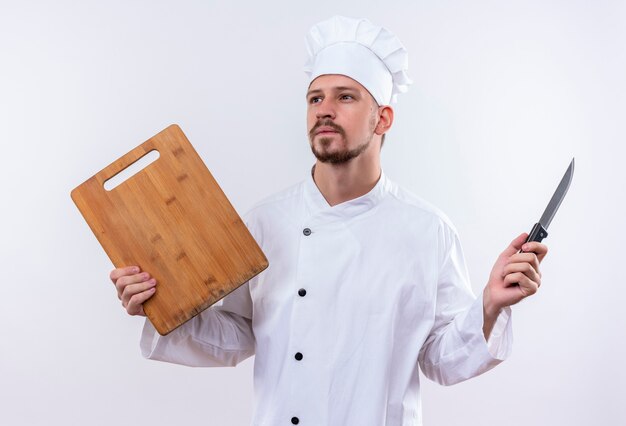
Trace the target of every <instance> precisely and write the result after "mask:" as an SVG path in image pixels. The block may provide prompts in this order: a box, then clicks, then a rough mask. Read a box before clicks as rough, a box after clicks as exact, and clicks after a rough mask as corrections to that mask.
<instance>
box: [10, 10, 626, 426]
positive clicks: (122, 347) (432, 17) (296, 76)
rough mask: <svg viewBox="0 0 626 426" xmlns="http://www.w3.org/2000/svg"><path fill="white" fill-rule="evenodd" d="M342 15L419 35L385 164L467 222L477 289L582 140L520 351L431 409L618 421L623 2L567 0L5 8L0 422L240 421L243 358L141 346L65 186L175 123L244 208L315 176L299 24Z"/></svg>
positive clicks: (432, 395)
mask: <svg viewBox="0 0 626 426" xmlns="http://www.w3.org/2000/svg"><path fill="white" fill-rule="evenodd" d="M335 13H340V14H346V15H349V16H364V17H368V18H369V19H370V20H372V21H373V22H376V23H380V24H382V25H384V26H386V27H388V28H390V29H391V30H392V31H394V32H395V33H396V34H397V35H398V36H399V37H400V38H401V39H402V40H403V41H404V43H405V45H406V47H407V48H408V50H409V53H410V63H411V76H412V77H413V79H414V81H415V84H414V85H413V87H412V88H411V90H410V92H409V93H408V94H406V95H404V96H401V97H400V99H399V103H398V104H397V105H396V114H397V115H396V123H395V126H394V129H393V130H392V132H391V134H390V135H389V136H388V139H387V143H386V144H385V147H384V149H383V161H384V168H385V171H386V173H387V175H388V176H389V177H391V178H392V179H394V180H395V181H397V182H398V183H400V184H402V185H404V186H405V187H407V188H409V189H410V190H412V191H413V192H415V193H417V194H419V195H420V196H422V197H423V198H425V199H427V200H429V201H431V202H432V203H434V204H435V205H438V206H439V207H440V208H441V209H442V210H444V211H445V212H446V213H447V214H448V215H449V216H450V217H451V219H452V220H453V222H454V223H455V224H456V225H457V227H458V229H459V232H460V234H461V238H462V240H463V242H464V247H465V251H466V254H467V258H468V262H469V269H470V272H471V276H472V279H473V285H474V289H475V290H476V292H478V291H480V290H481V288H482V286H483V284H484V283H485V281H486V277H487V275H488V273H489V270H490V268H491V264H492V262H493V261H494V260H495V258H496V256H497V255H498V254H499V252H500V251H501V249H503V248H504V247H505V246H506V244H508V242H509V241H510V240H511V239H512V238H513V237H514V236H516V235H517V234H518V233H520V232H523V231H528V230H529V229H530V227H531V226H532V224H533V223H534V222H535V221H537V219H538V218H539V216H540V215H541V213H542V211H543V208H544V207H545V204H546V203H547V202H548V200H549V197H550V196H551V194H552V191H553V190H554V188H555V187H556V185H557V183H558V181H559V179H560V178H561V175H562V174H563V172H564V170H565V168H566V166H567V164H568V163H569V161H570V159H571V157H573V156H576V161H577V168H576V173H575V177H574V182H573V184H572V187H571V190H570V193H569V194H568V196H567V198H566V199H565V201H564V203H563V205H562V207H561V210H560V211H559V213H558V214H557V216H556V218H555V219H554V222H553V224H552V226H551V227H550V236H549V238H548V239H547V240H546V243H547V244H548V245H549V247H550V249H551V252H550V254H549V256H548V258H546V260H545V262H544V265H543V273H544V279H543V282H544V285H543V286H542V288H541V291H540V293H539V294H538V295H536V296H535V297H533V298H532V300H527V301H525V302H523V303H522V304H521V305H520V306H518V307H516V308H515V309H514V321H515V339H516V344H515V351H514V354H513V355H512V357H511V358H510V359H509V360H507V361H506V362H505V363H504V364H502V365H501V366H500V367H498V368H497V369H496V370H494V371H492V372H490V373H488V374H487V375H484V376H482V377H479V378H477V379H474V380H472V381H469V382H466V383H463V384H460V385H457V386H455V387H450V388H443V387H439V386H437V385H434V384H432V383H430V382H427V381H426V382H425V383H424V390H423V399H424V416H425V421H426V425H439V426H452V425H461V424H463V425H493V424H507V425H510V426H516V425H531V424H532V425H565V424H567V425H588V424H601V425H618V424H626V408H624V404H623V387H624V385H625V384H626V377H625V376H626V373H625V369H624V363H623V360H624V358H626V349H625V344H624V339H623V336H624V330H625V328H626V327H625V326H626V323H625V321H624V314H623V313H622V309H623V300H624V296H625V291H624V287H625V286H624V271H623V268H622V266H623V263H624V261H623V256H624V255H623V252H624V241H625V239H626V238H625V237H626V235H625V232H624V225H626V223H625V220H624V210H625V206H626V203H625V196H624V185H625V184H626V179H625V178H626V172H625V171H624V167H623V165H622V161H623V160H624V153H626V150H625V149H624V147H623V145H624V143H625V142H626V140H625V137H624V136H625V135H626V131H625V128H624V127H625V124H624V123H626V120H625V113H626V104H625V103H626V102H625V99H626V97H625V96H626V80H625V78H624V76H625V75H626V50H625V49H624V40H626V29H625V26H624V22H625V18H626V6H625V2H623V1H594V2H591V1H565V0H563V1H537V0H532V1H509V2H498V1H482V0H481V1H473V2H463V1H437V2H435V1H415V2H409V1H388V2H382V1H380V2H376V3H375V4H371V5H370V4H365V3H364V2H363V1H358V0H354V1H345V2H341V3H339V2H336V1H328V0H321V1H317V2H306V3H304V2H293V1H286V0H285V1H266V2H248V3H244V2H241V1H239V2H236V1H231V2H212V1H195V2H191V1H186V2H183V1H179V2H174V1H127V2H123V1H108V2H87V1H74V2H71V1H57V2H43V1H41V2H35V1H20V2H18V1H1V2H0V143H1V148H2V149H1V152H2V158H3V161H2V167H1V168H0V178H1V179H0V182H1V189H2V203H1V209H0V215H1V216H0V218H1V219H2V220H1V221H0V250H1V256H0V259H1V262H2V266H1V269H0V271H1V275H2V278H3V280H2V284H1V289H2V290H1V291H2V295H1V297H0V324H2V328H1V330H2V331H1V332H0V336H1V338H0V424H3V425H111V424H116V425H131V424H152V425H155V426H156V425H172V424H210V425H245V424H247V423H248V422H249V419H250V412H251V401H252V386H251V385H252V381H251V372H252V360H249V361H246V362H244V363H243V364H242V365H240V366H239V367H237V368H234V369H203V370H201V369H190V368H184V367H179V366H174V365H167V364H162V363H156V362H151V361H145V360H143V359H142V358H141V356H140V354H139V350H138V337H139V333H140V328H141V320H140V319H139V318H134V317H128V316H126V315H125V313H124V312H123V310H122V308H121V307H120V304H119V301H118V300H117V298H116V296H115V293H114V289H113V287H112V285H111V284H110V282H109V281H108V278H107V276H108V273H109V271H110V269H111V267H112V266H111V264H110V262H109V260H108V258H107V257H106V255H105V254H104V251H103V250H102V249H101V248H100V246H99V245H98V243H97V241H96V239H95V238H94V236H93V235H92V234H91V231H90V230H89V228H88V227H87V225H86V223H85V222H84V221H83V219H82V217H81V215H80V214H79V212H78V210H77V209H76V208H75V206H74V205H73V203H72V202H71V200H70V196H69V193H70V190H71V189H72V188H74V187H75V186H77V185H78V184H80V183H81V182H83V181H84V180H85V179H87V178H88V177H90V176H91V175H92V174H94V173H95V172H96V171H98V170H100V169H101V168H103V167H104V166H106V165H107V164H109V163H110V162H111V161H112V160H114V159H116V158H117V157H119V156H121V155H122V154H124V153H126V152H127V151H128V150H130V149H131V148H132V147H134V146H136V145H137V144H139V143H141V142H143V141H144V140H146V139H147V138H149V137H150V136H152V135H154V134H155V133H157V132H158V131H160V130H161V129H163V128H164V127H166V126H167V125H169V124H171V123H179V124H180V126H181V127H182V128H183V130H184V131H185V132H186V134H187V136H188V138H189V139H190V140H191V142H192V143H193V144H194V145H195V146H196V148H197V150H198V151H199V153H200V154H201V155H202V157H203V158H204V160H205V162H206V164H207V166H208V167H209V168H210V169H211V171H212V172H213V174H214V176H215V177H216V178H217V180H218V181H219V182H220V184H221V185H222V187H223V189H224V190H225V192H226V193H227V194H228V195H229V197H230V198H231V201H232V202H233V204H234V205H235V207H236V208H237V209H238V210H239V211H240V212H242V213H243V212H244V211H246V210H247V209H248V208H249V207H250V206H251V205H252V204H253V203H254V202H255V201H256V200H258V199H260V198H262V197H264V196H266V195H268V194H270V193H273V192H275V191H277V190H279V189H281V188H284V187H286V186H288V185H291V184H292V183H295V182H296V181H298V180H300V179H302V178H304V177H305V176H306V174H307V173H308V172H309V169H310V166H311V164H312V162H313V158H312V155H311V154H310V153H309V149H308V146H307V139H306V136H305V132H306V131H305V121H304V113H305V104H304V91H305V84H306V82H305V77H304V74H303V73H302V65H303V63H304V59H305V49H304V43H303V39H304V35H305V32H306V31H307V30H308V28H309V27H310V26H311V25H313V24H314V23H316V22H317V21H319V20H322V19H325V18H327V17H329V16H331V15H332V14H335ZM205 419H206V420H205ZM502 419H504V421H501V420H502Z"/></svg>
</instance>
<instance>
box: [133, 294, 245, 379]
mask: <svg viewBox="0 0 626 426" xmlns="http://www.w3.org/2000/svg"><path fill="white" fill-rule="evenodd" d="M140 347H141V353H142V355H143V356H144V357H146V358H149V359H154V360H159V361H166V362H172V363H175V364H183V365H189V366H193V367H223V366H234V365H236V364H238V363H239V362H241V361H243V360H244V359H246V358H248V357H250V356H252V355H254V348H255V340H254V334H253V332H252V300H251V297H250V290H249V286H248V283H246V284H244V285H242V286H241V287H239V288H238V289H236V290H235V291H233V292H232V293H230V294H229V295H228V296H226V297H225V298H224V299H223V303H222V304H221V305H219V306H217V305H214V306H212V307H210V308H208V309H206V310H204V311H203V312H202V313H200V314H198V315H196V316H195V317H194V318H192V319H191V320H189V321H187V322H186V323H184V324H183V325H181V326H180V327H178V328H177V329H175V330H173V331H172V332H171V333H169V334H168V335H167V336H161V335H159V333H158V332H157V331H156V330H155V328H154V327H153V326H152V324H151V323H150V321H149V320H148V319H147V318H146V322H145V324H144V328H143V332H142V335H141V341H140Z"/></svg>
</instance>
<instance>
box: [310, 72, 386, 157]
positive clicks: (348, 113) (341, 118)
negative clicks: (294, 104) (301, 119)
mask: <svg viewBox="0 0 626 426" xmlns="http://www.w3.org/2000/svg"><path fill="white" fill-rule="evenodd" d="M306 100H307V129H308V131H309V141H310V144H311V150H312V151H313V154H314V155H315V157H316V158H317V159H318V160H319V161H320V162H322V163H331V164H343V163H346V162H348V161H350V160H352V159H353V158H356V157H358V156H359V155H361V154H362V153H363V152H364V151H365V150H367V148H368V147H369V146H370V142H371V141H372V139H373V137H374V134H375V132H374V129H375V128H376V125H377V122H378V109H379V108H378V105H377V104H376V101H375V100H374V98H373V97H372V95H370V93H369V92H368V91H367V89H365V88H364V87H363V86H361V84H359V83H358V82H356V81H355V80H353V79H351V78H349V77H346V76H343V75H337V74H328V75H322V76H319V77H318V78H316V79H315V80H313V82H312V83H311V85H310V87H309V90H308V92H307V96H306Z"/></svg>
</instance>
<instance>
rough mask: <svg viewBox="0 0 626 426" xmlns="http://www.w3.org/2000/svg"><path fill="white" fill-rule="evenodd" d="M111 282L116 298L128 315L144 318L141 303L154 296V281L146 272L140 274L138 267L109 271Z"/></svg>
mask: <svg viewBox="0 0 626 426" xmlns="http://www.w3.org/2000/svg"><path fill="white" fill-rule="evenodd" d="M110 278H111V281H112V282H113V284H115V288H116V289H117V297H118V298H119V299H120V300H121V301H122V306H124V309H126V312H128V314H129V315H142V316H144V317H145V316H146V314H145V313H144V311H143V302H145V301H146V300H148V299H149V298H151V297H152V296H153V295H154V292H155V291H156V280H155V279H154V278H151V277H150V274H149V273H147V272H142V271H141V269H139V267H138V266H127V267H125V268H117V269H114V270H113V271H111V275H110Z"/></svg>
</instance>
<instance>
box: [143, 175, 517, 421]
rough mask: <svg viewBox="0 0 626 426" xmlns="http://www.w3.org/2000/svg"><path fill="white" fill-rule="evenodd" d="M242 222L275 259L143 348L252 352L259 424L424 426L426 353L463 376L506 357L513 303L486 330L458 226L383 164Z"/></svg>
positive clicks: (186, 359)
mask: <svg viewBox="0 0 626 426" xmlns="http://www.w3.org/2000/svg"><path fill="white" fill-rule="evenodd" d="M244 220H245V222H246V224H247V225H248V228H249V230H250V232H251V233H252V235H253V236H254V237H255V239H256V241H257V242H258V244H259V245H260V247H261V248H262V250H263V251H264V253H265V255H266V256H267V258H268V260H269V264H270V266H269V267H268V269H266V270H265V271H264V272H262V273H261V274H259V275H258V276H256V277H255V278H253V279H251V280H250V281H249V282H248V283H246V284H245V285H243V286H241V287H239V288H238V289H237V290H235V291H234V292H232V293H231V294H229V295H228V296H226V297H225V298H224V299H223V303H222V304H221V305H220V306H217V305H214V306H213V307H211V308H209V309H207V310H205V311H204V312H202V313H201V314H200V315H198V316H196V317H195V318H193V319H192V320H190V321H188V322H187V323H185V324H183V325H182V326H181V327H179V328H178V329H176V330H174V331H173V332H172V333H170V334H169V335H167V336H165V337H163V336H160V335H159V334H158V333H156V331H155V329H154V328H153V327H152V325H151V324H150V322H149V320H146V323H145V326H144V330H143V334H142V337H141V349H142V353H143V355H144V356H145V357H147V358H150V359H155V360H161V361H167V362H173V363H178V364H184V365H190V366H207V367H213V366H234V365H236V364H237V363H239V362H240V361H242V360H244V359H246V358H248V357H250V356H252V355H255V360H254V395H255V397H254V398H255V399H254V401H255V402H254V409H253V418H252V425H254V426H278V425H292V424H299V425H302V426H325V425H328V426H352V425H353V426H381V425H386V426H408V425H411V426H414V425H421V405H420V377H419V374H418V365H419V366H420V367H421V370H422V372H423V373H424V374H425V375H426V376H427V377H428V378H430V379H432V380H434V381H436V382H439V383H441V384H445V385H448V384H454V383H457V382H460V381H463V380H465V379H468V378H471V377H474V376H476V375H478V374H481V373H483V372H485V371H487V370H489V369H491V368H492V367H494V366H495V365H497V364H498V363H499V362H501V361H502V360H503V359H505V358H506V357H507V356H508V353H509V352H510V349H511V344H512V331H511V318H510V309H509V308H506V309H505V310H504V311H503V312H502V313H501V314H500V316H499V317H498V320H497V322H496V325H495V327H494V330H493V332H492V333H491V335H490V338H489V341H485V338H484V335H483V332H482V326H483V306H482V298H480V297H479V298H478V299H476V298H475V297H474V295H473V293H472V290H471V287H470V283H469V278H468V273H467V269H466V266H465V261H464V257H463V252H462V249H461V245H460V242H459V239H458V236H457V233H456V231H455V229H454V227H453V226H452V225H451V223H450V222H449V220H448V219H447V218H446V217H445V216H444V215H443V214H442V213H441V212H439V211H438V210H437V209H436V208H434V207H433V206H431V205H429V204H428V203H426V202H424V201H423V200H421V199H420V198H418V197H416V196H414V195H412V194H410V193H409V192H407V191H405V190H403V189H402V188H400V187H398V186H397V185H396V184H394V183H393V182H392V181H390V180H389V179H388V178H387V177H386V176H385V174H384V173H382V174H381V177H380V179H379V181H378V182H377V184H376V185H375V186H374V188H373V189H372V190H371V191H370V192H368V193H367V194H365V195H363V196H361V197H358V198H356V199H353V200H350V201H346V202H344V203H341V204H338V205H335V206H332V207H331V206H329V204H328V203H327V201H326V200H325V199H324V197H323V195H322V194H321V193H320V191H319V189H318V188H317V186H316V184H315V182H314V180H313V178H312V177H309V178H308V179H306V180H305V181H303V182H302V183H300V184H298V185H295V186H293V187H291V188H289V189H287V190H285V191H283V192H281V193H279V194H277V195H274V196H272V197H270V198H268V199H266V200H265V201H263V202H261V203H259V204H258V205H256V206H255V207H254V208H253V209H252V210H251V211H250V212H249V213H248V214H247V215H246V216H245V217H244Z"/></svg>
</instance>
